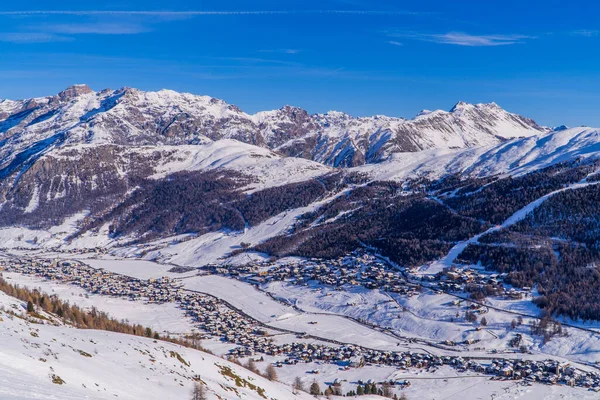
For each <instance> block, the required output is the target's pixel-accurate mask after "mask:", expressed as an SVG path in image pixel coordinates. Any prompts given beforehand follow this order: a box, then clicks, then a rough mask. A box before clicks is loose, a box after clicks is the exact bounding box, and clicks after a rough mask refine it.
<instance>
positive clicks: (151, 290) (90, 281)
mask: <svg viewBox="0 0 600 400" xmlns="http://www.w3.org/2000/svg"><path fill="white" fill-rule="evenodd" d="M0 270H6V271H9V272H18V273H21V274H24V275H34V276H37V277H40V278H44V279H47V280H51V281H58V282H62V283H69V284H73V285H76V286H79V287H81V288H83V289H85V290H86V291H88V292H90V293H93V294H100V295H105V296H118V297H126V298H129V299H131V300H136V299H144V300H145V301H148V302H152V303H169V302H173V301H176V300H177V299H178V298H179V297H180V296H181V294H182V293H183V291H182V289H181V285H180V284H178V283H177V282H175V281H174V280H171V279H169V278H168V277H164V278H160V279H150V280H147V281H145V280H141V279H136V278H131V277H128V276H125V275H120V274H115V273H112V272H109V271H106V270H103V269H97V268H92V267H90V266H88V265H85V264H82V263H80V262H76V261H58V260H44V259H36V258H25V259H19V260H8V261H6V260H0Z"/></svg>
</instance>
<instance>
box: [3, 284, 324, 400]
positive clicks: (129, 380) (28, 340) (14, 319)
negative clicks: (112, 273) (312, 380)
mask: <svg viewBox="0 0 600 400" xmlns="http://www.w3.org/2000/svg"><path fill="white" fill-rule="evenodd" d="M0 307H2V308H3V311H0V341H1V343H2V346H0V398H1V399H11V400H12V399H15V400H26V399H27V400H29V399H44V400H46V399H47V400H51V399H52V400H55V399H61V400H68V399H81V398H88V399H114V398H120V399H131V400H134V399H135V400H139V399H145V400H151V399H157V400H164V399H176V398H179V399H183V398H188V397H189V393H190V390H191V388H192V386H193V382H194V379H198V378H199V379H201V380H202V381H203V382H205V383H206V386H207V387H208V389H209V398H210V399H216V398H221V399H236V398H243V399H256V400H259V399H264V398H265V397H263V396H261V395H260V393H259V392H260V390H259V389H258V388H262V389H264V396H266V398H273V399H280V400H284V399H292V398H294V399H309V398H312V397H311V396H309V395H307V394H305V393H300V394H298V395H294V394H292V389H291V387H288V386H286V385H284V384H281V383H278V382H270V381H268V380H266V379H265V378H263V377H261V376H258V375H256V374H253V373H251V372H249V371H247V370H245V369H243V368H241V367H239V366H237V365H235V364H231V363H229V362H227V361H225V360H223V359H221V358H218V357H215V356H212V355H209V354H207V353H203V352H200V351H196V350H191V349H187V348H184V347H181V346H177V345H173V344H170V343H166V342H162V341H154V340H151V339H145V338H140V337H136V336H131V335H124V334H118V333H111V332H104V331H95V330H79V329H75V328H71V327H68V326H51V325H43V324H37V323H36V324H34V323H31V322H29V321H27V320H26V319H22V317H23V316H24V315H25V309H24V308H25V305H24V303H22V302H20V301H18V300H16V299H14V298H11V297H9V296H7V295H6V294H4V293H2V292H0ZM8 310H10V311H11V312H14V313H15V314H17V316H12V315H9V313H8V312H7V311H8ZM228 370H231V371H232V374H233V375H236V376H239V377H240V380H241V381H242V382H243V383H242V385H241V386H239V385H236V382H235V379H234V378H233V377H229V376H226V375H232V374H228V372H227V371H228ZM53 378H54V381H55V382H57V381H59V379H58V378H60V380H62V381H64V383H63V384H58V383H53Z"/></svg>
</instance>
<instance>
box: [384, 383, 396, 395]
mask: <svg viewBox="0 0 600 400" xmlns="http://www.w3.org/2000/svg"><path fill="white" fill-rule="evenodd" d="M393 395H394V391H393V390H392V385H390V383H389V382H385V383H384V384H383V397H388V398H392V396H393Z"/></svg>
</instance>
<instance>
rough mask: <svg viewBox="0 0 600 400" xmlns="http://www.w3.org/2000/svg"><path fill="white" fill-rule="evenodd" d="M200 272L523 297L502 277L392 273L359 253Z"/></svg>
mask: <svg viewBox="0 0 600 400" xmlns="http://www.w3.org/2000/svg"><path fill="white" fill-rule="evenodd" d="M200 270H203V271H207V272H208V273H211V274H216V275H221V276H226V277H232V278H236V279H240V280H243V281H245V282H247V283H250V284H253V285H259V286H260V285H264V284H267V283H269V282H273V281H286V282H289V283H291V284H294V285H303V286H307V285H309V283H310V282H316V283H319V284H323V285H329V286H333V287H337V288H340V287H342V286H345V285H352V286H362V287H365V288H367V289H379V290H382V291H386V292H390V293H397V294H399V295H403V296H408V297H411V296H415V295H418V294H419V293H420V292H421V290H422V288H423V287H424V286H426V287H428V288H430V289H434V290H437V291H439V292H446V293H448V292H449V293H463V292H467V293H470V295H471V297H472V298H473V299H474V300H480V299H481V298H482V296H483V297H484V296H488V295H499V296H503V297H504V298H507V299H511V300H519V299H521V298H523V297H526V296H527V295H528V294H529V290H527V289H526V288H525V289H523V290H516V289H515V288H505V286H504V284H503V280H504V277H505V275H506V274H490V273H482V272H480V271H477V270H475V269H472V268H468V267H461V268H457V267H452V268H447V269H444V270H442V271H440V272H438V273H437V274H435V275H417V274H415V271H405V270H401V269H398V268H393V267H391V266H390V265H389V263H387V262H385V261H384V260H382V259H381V258H379V257H377V256H375V255H373V254H370V253H368V252H365V251H359V250H357V251H354V252H352V253H351V254H349V255H347V256H344V257H340V258H337V259H332V260H326V259H316V258H312V259H306V260H294V261H293V262H280V261H269V260H267V261H263V262H258V263H253V264H247V265H239V266H236V265H228V266H222V265H216V264H212V265H207V266H204V267H201V268H200Z"/></svg>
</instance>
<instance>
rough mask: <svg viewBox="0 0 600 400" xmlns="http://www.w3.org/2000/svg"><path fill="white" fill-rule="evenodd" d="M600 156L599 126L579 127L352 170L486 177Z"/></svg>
mask: <svg viewBox="0 0 600 400" xmlns="http://www.w3.org/2000/svg"><path fill="white" fill-rule="evenodd" d="M599 156H600V130H598V129H595V128H587V127H580V128H570V129H560V130H556V131H552V132H549V133H545V134H540V135H535V136H530V137H527V138H519V139H512V140H509V141H507V142H504V143H501V144H498V145H494V146H483V147H477V148H471V149H460V150H439V149H438V150H427V151H422V152H415V153H397V154H393V155H392V156H391V157H390V158H389V159H388V160H386V161H385V162H382V163H379V164H377V165H365V166H361V167H356V168H354V169H353V170H355V171H357V172H364V173H368V174H369V175H370V176H371V177H372V178H373V179H378V180H399V181H402V180H405V179H410V178H417V177H426V178H429V179H438V178H440V177H443V176H444V175H446V174H462V175H463V176H472V177H485V176H493V175H498V174H512V175H520V174H526V173H529V172H532V171H535V170H537V169H540V168H544V167H547V166H549V165H552V164H556V163H560V162H567V161H573V160H577V159H583V158H597V157H599Z"/></svg>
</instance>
